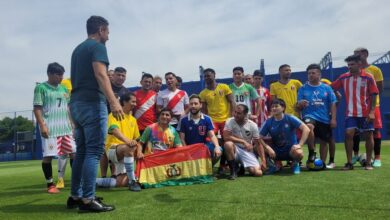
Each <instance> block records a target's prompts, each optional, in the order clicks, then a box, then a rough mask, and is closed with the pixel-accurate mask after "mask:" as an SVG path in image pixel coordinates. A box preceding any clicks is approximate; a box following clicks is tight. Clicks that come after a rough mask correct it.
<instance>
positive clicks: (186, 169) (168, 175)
mask: <svg viewBox="0 0 390 220" xmlns="http://www.w3.org/2000/svg"><path fill="white" fill-rule="evenodd" d="M212 173H213V169H212V164H211V160H210V158H204V159H198V160H190V161H183V162H178V163H172V164H165V165H161V166H156V167H151V168H145V169H142V170H141V172H140V176H139V182H140V183H141V184H158V183H161V182H164V181H171V180H173V181H174V180H178V179H183V178H191V177H197V176H206V175H212Z"/></svg>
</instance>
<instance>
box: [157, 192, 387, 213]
mask: <svg viewBox="0 0 390 220" xmlns="http://www.w3.org/2000/svg"><path fill="white" fill-rule="evenodd" d="M154 199H155V200H156V201H158V202H164V203H172V202H175V203H176V202H182V201H190V202H191V201H192V202H202V203H213V204H216V203H218V204H223V203H225V204H240V205H243V202H242V201H237V202H231V201H224V200H215V199H187V198H173V197H172V196H171V195H169V194H166V193H164V194H157V195H155V196H154ZM248 205H259V206H261V207H267V206H276V207H283V206H290V207H293V208H298V207H301V208H323V209H345V210H348V211H351V210H358V211H361V210H366V211H385V212H390V209H385V208H372V207H370V208H363V207H353V208H352V207H350V206H339V205H337V206H336V205H312V204H296V203H291V204H290V203H284V204H283V203H279V202H278V203H277V204H272V203H266V202H264V203H262V202H251V203H250V204H248Z"/></svg>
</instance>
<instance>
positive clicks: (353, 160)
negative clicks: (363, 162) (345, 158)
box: [352, 156, 360, 165]
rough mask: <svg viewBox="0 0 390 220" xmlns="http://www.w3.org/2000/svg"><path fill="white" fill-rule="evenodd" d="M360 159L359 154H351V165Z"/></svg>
mask: <svg viewBox="0 0 390 220" xmlns="http://www.w3.org/2000/svg"><path fill="white" fill-rule="evenodd" d="M359 160H360V157H359V156H352V165H354V164H355V163H356V162H358V161H359Z"/></svg>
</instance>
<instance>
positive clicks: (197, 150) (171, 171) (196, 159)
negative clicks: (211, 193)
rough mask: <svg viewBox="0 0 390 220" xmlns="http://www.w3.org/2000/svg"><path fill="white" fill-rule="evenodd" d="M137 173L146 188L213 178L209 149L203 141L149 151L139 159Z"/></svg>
mask: <svg viewBox="0 0 390 220" xmlns="http://www.w3.org/2000/svg"><path fill="white" fill-rule="evenodd" d="M137 174H138V177H139V182H140V183H141V184H142V185H143V186H144V187H145V188H158V187H163V186H177V185H192V184H197V183H211V182H213V176H212V164H211V159H210V153H209V150H208V148H207V147H206V146H205V145H204V144H194V145H189V146H186V147H179V148H175V149H169V150H167V151H164V152H162V153H155V154H149V155H147V156H145V157H144V158H143V159H142V160H139V161H138V163H137Z"/></svg>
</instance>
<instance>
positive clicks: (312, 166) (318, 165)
mask: <svg viewBox="0 0 390 220" xmlns="http://www.w3.org/2000/svg"><path fill="white" fill-rule="evenodd" d="M307 168H308V169H309V170H312V171H318V170H322V169H323V168H324V162H323V161H322V160H321V159H320V158H316V159H314V161H313V162H308V163H307Z"/></svg>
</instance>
